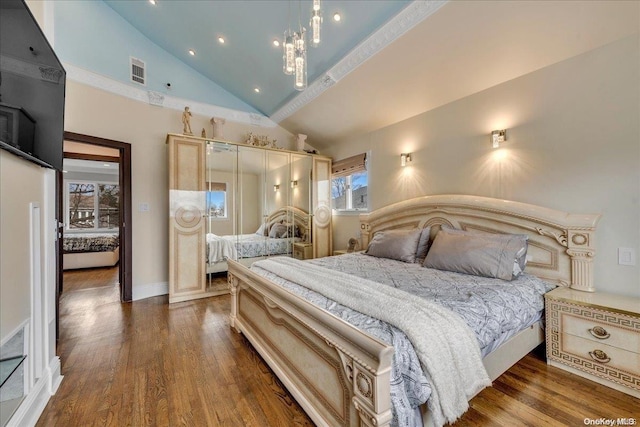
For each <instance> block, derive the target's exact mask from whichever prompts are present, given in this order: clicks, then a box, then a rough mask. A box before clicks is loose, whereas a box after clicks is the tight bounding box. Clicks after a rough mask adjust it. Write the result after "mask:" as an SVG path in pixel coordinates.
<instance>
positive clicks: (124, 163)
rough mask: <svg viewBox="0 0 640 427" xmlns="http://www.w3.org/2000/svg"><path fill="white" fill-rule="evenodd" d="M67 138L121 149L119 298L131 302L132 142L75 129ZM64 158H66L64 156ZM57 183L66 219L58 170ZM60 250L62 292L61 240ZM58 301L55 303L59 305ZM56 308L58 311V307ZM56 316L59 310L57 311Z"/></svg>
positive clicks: (65, 137)
mask: <svg viewBox="0 0 640 427" xmlns="http://www.w3.org/2000/svg"><path fill="white" fill-rule="evenodd" d="M64 139H65V141H73V142H81V143H84V144H91V145H98V146H101V147H108V148H114V149H117V150H119V152H120V157H119V165H120V169H119V171H120V178H119V185H120V206H121V213H122V215H121V217H120V271H119V276H120V277H119V278H120V300H121V301H122V302H130V301H131V300H132V299H133V293H132V280H133V274H132V271H133V270H132V269H133V256H132V255H133V253H132V252H133V251H132V249H133V247H132V241H133V237H132V234H133V228H132V221H131V217H132V204H131V144H129V143H126V142H120V141H114V140H111V139H105V138H98V137H95V136H89V135H83V134H79V133H73V132H65V133H64ZM65 157H67V156H66V155H65ZM68 157H74V158H79V157H80V156H79V155H71V156H68ZM83 158H86V159H87V160H95V159H96V156H91V155H83ZM56 184H57V186H58V189H57V191H56V196H57V197H56V198H57V199H58V202H57V209H58V218H64V213H63V212H62V205H63V203H62V200H63V199H62V197H63V194H62V188H63V185H62V184H63V180H62V173H61V172H58V178H57V180H56ZM57 249H58V250H57V252H58V254H59V256H58V260H57V261H58V267H57V269H58V271H57V275H56V276H57V277H56V279H57V281H58V288H57V291H58V292H57V293H58V294H59V293H61V292H62V239H58V248H57ZM57 305H58V304H56V306H57ZM56 311H57V310H56ZM56 317H57V313H56Z"/></svg>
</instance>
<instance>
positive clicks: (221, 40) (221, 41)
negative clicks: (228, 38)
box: [218, 36, 225, 44]
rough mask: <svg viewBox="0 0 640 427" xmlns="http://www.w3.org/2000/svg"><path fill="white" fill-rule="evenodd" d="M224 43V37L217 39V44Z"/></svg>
mask: <svg viewBox="0 0 640 427" xmlns="http://www.w3.org/2000/svg"><path fill="white" fill-rule="evenodd" d="M224 42H225V39H224V37H222V36H220V37H218V43H220V44H224Z"/></svg>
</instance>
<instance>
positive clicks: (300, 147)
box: [296, 133, 307, 151]
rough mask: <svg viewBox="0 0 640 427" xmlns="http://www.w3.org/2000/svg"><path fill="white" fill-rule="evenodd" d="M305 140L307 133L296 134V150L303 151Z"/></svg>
mask: <svg viewBox="0 0 640 427" xmlns="http://www.w3.org/2000/svg"><path fill="white" fill-rule="evenodd" d="M306 140H307V135H305V134H304V133H299V134H298V136H297V137H296V147H297V149H298V151H304V144H305V141H306Z"/></svg>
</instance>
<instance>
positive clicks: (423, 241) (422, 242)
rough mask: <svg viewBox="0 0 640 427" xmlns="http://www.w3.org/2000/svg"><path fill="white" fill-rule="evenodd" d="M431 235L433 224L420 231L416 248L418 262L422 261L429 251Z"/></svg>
mask: <svg viewBox="0 0 640 427" xmlns="http://www.w3.org/2000/svg"><path fill="white" fill-rule="evenodd" d="M430 237H431V226H428V227H425V228H423V229H422V232H421V233H420V239H419V240H418V249H416V262H420V263H421V262H422V261H424V259H425V258H426V256H427V252H429V238H430Z"/></svg>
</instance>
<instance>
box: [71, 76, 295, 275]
mask: <svg viewBox="0 0 640 427" xmlns="http://www.w3.org/2000/svg"><path fill="white" fill-rule="evenodd" d="M209 120H210V117H203V116H198V115H194V116H193V117H192V119H191V128H192V129H193V130H194V132H195V133H197V134H198V135H199V134H200V132H199V130H200V129H202V128H203V127H204V128H205V129H207V134H209V135H211V132H212V131H211V124H210V123H209ZM65 130H66V131H70V132H76V133H80V134H86V135H92V136H96V137H101V138H108V139H113V140H117V141H122V142H127V143H130V144H131V146H132V177H131V180H132V202H133V286H134V288H135V287H136V286H140V285H145V284H162V283H166V282H167V280H168V268H169V267H168V248H169V243H168V228H169V223H168V212H169V196H168V175H167V173H168V172H167V148H166V145H165V139H166V135H167V133H169V132H174V133H181V132H182V113H181V112H180V111H176V110H170V109H167V108H161V107H155V106H151V105H148V104H146V103H143V102H138V101H134V100H131V99H128V98H124V97H121V96H117V95H113V94H111V93H108V92H105V91H102V90H99V89H95V88H93V87H90V86H87V85H83V84H80V83H77V82H74V81H72V80H67V93H66V106H65ZM249 132H253V133H255V134H258V135H269V136H270V137H271V138H275V139H277V140H278V144H279V145H281V146H282V147H283V148H287V149H290V148H293V143H294V136H293V135H291V134H290V133H288V132H287V131H285V130H284V129H282V128H259V127H255V126H247V125H243V124H238V123H232V122H229V121H227V123H226V125H225V127H224V135H225V136H226V139H227V140H229V141H237V142H240V141H244V139H245V137H246V135H247V134H248V133H249ZM140 203H148V204H149V208H150V209H149V211H148V212H140V211H139V210H138V207H139V205H140ZM256 228H257V227H256Z"/></svg>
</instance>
